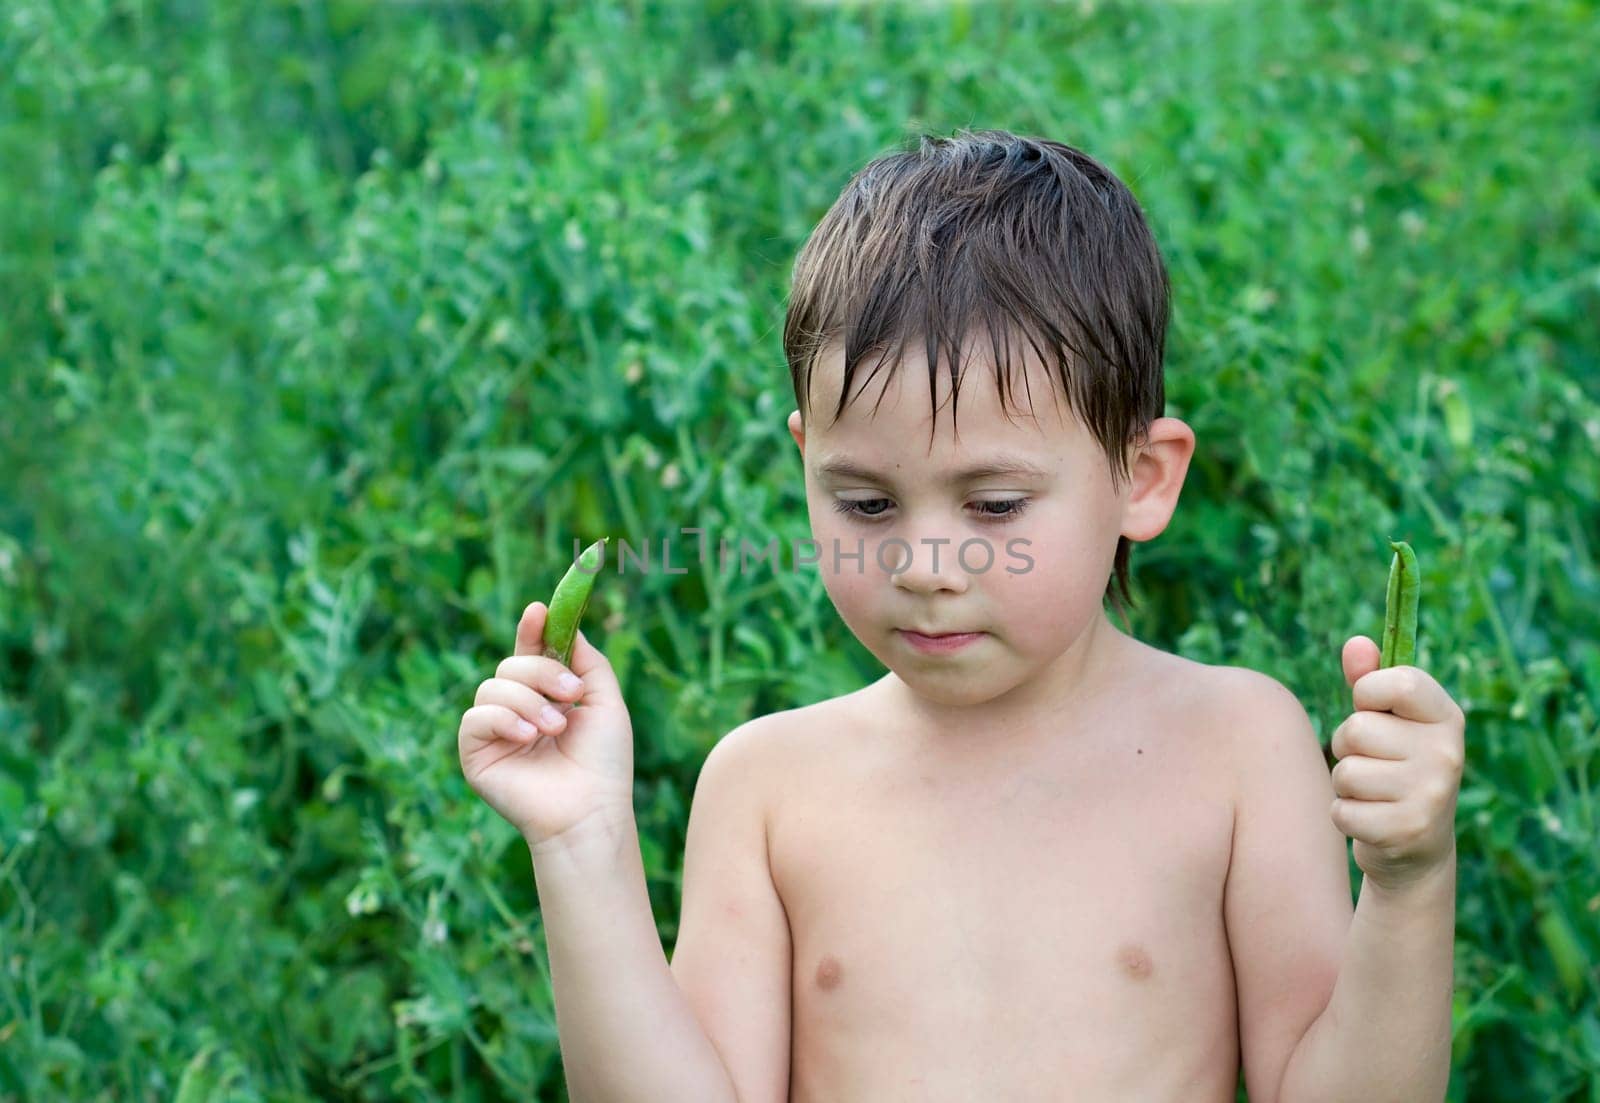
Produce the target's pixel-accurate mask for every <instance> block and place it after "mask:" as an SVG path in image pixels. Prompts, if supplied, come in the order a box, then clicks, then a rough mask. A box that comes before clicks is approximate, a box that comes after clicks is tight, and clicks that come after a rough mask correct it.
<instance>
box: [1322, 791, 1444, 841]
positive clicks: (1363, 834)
mask: <svg viewBox="0 0 1600 1103" xmlns="http://www.w3.org/2000/svg"><path fill="white" fill-rule="evenodd" d="M1329 814H1330V815H1331V816H1332V818H1333V825H1334V826H1335V827H1337V828H1338V829H1339V830H1340V831H1342V832H1344V834H1345V836H1346V837H1348V838H1351V839H1358V840H1360V841H1361V842H1364V843H1366V844H1368V845H1369V846H1378V847H1388V846H1395V845H1404V844H1405V842H1406V841H1407V840H1409V839H1415V838H1416V837H1417V836H1418V835H1419V834H1420V833H1421V832H1422V831H1424V830H1425V828H1426V826H1427V824H1426V820H1425V818H1424V817H1423V815H1422V814H1421V813H1420V812H1419V811H1418V810H1417V808H1416V806H1414V805H1413V804H1411V803H1409V802H1407V801H1394V800H1350V799H1348V798H1345V797H1337V798H1335V799H1334V802H1333V805H1332V806H1331V807H1330V808H1329Z"/></svg>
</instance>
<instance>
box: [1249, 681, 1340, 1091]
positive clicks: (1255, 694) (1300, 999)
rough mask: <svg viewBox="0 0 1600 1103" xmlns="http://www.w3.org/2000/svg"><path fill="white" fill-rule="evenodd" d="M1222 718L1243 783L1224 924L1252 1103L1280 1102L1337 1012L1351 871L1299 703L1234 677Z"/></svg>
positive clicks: (1264, 684)
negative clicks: (1317, 1034) (1292, 1068)
mask: <svg viewBox="0 0 1600 1103" xmlns="http://www.w3.org/2000/svg"><path fill="white" fill-rule="evenodd" d="M1227 674H1228V676H1229V678H1230V682H1229V683H1228V684H1227V685H1225V686H1224V692H1225V693H1226V698H1225V699H1226V701H1227V705H1226V707H1225V708H1224V710H1223V711H1222V714H1221V715H1222V716H1223V717H1225V718H1226V719H1225V720H1224V723H1225V725H1226V730H1225V732H1224V733H1223V736H1224V738H1223V739H1222V740H1221V742H1222V744H1223V745H1224V746H1225V747H1226V748H1227V750H1228V752H1229V760H1230V772H1231V773H1232V775H1233V778H1234V784H1235V795H1234V812H1233V852H1232V855H1231V857H1230V858H1229V862H1228V875H1227V884H1226V886H1225V889H1224V896H1223V918H1224V922H1225V923H1226V926H1227V932H1228V948H1229V950H1230V952H1231V954H1232V956H1233V972H1234V984H1235V989H1236V999H1237V1002H1238V1009H1239V1049H1240V1054H1241V1056H1242V1059H1243V1062H1244V1076H1245V1087H1246V1089H1247V1091H1248V1094H1249V1097H1250V1103H1288V1097H1287V1096H1283V1097H1280V1088H1281V1085H1282V1081H1283V1078H1284V1071H1285V1069H1286V1068H1287V1067H1288V1065H1289V1058H1290V1055H1291V1054H1292V1053H1293V1052H1294V1048H1295V1046H1296V1045H1298V1044H1299V1043H1300V1040H1301V1038H1303V1037H1304V1036H1305V1034H1306V1031H1307V1030H1308V1029H1309V1028H1310V1027H1311V1024H1312V1023H1313V1022H1314V1021H1315V1020H1316V1019H1317V1016H1319V1015H1321V1014H1322V1013H1323V1011H1324V1010H1325V1009H1326V1007H1327V1006H1328V998H1329V996H1330V995H1331V994H1332V992H1333V987H1334V982H1335V981H1336V980H1337V978H1338V976H1339V970H1340V961H1341V958H1342V957H1343V954H1344V948H1345V937H1346V932H1347V931H1348V930H1349V927H1350V916H1351V903H1350V876H1349V859H1348V855H1347V853H1346V844H1345V840H1344V836H1343V835H1341V834H1340V833H1339V831H1338V829H1337V828H1335V827H1334V825H1333V822H1332V820H1331V819H1330V818H1329V816H1328V807H1329V805H1330V804H1331V803H1332V802H1333V788H1332V785H1331V783H1330V781H1329V779H1328V767H1327V764H1326V762H1325V761H1324V759H1323V756H1322V748H1321V747H1320V745H1319V744H1318V743H1317V736H1316V732H1315V731H1314V730H1313V729H1312V727H1311V721H1310V719H1309V718H1308V717H1307V716H1306V712H1305V709H1304V708H1302V707H1301V705H1300V702H1299V700H1298V699H1296V697H1295V696H1294V694H1293V693H1291V692H1290V691H1289V690H1288V689H1286V688H1285V687H1284V686H1283V685H1281V684H1279V683H1278V682H1277V681H1276V680H1274V679H1272V678H1270V677H1268V676H1267V675H1265V674H1260V673H1258V672H1256V671H1253V670H1247V669H1245V668H1242V667H1233V668H1228V670H1227Z"/></svg>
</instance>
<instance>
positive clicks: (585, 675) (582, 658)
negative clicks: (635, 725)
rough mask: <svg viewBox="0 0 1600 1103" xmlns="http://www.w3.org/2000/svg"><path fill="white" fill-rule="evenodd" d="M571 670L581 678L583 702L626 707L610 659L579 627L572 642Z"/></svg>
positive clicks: (608, 706)
mask: <svg viewBox="0 0 1600 1103" xmlns="http://www.w3.org/2000/svg"><path fill="white" fill-rule="evenodd" d="M572 672H573V673H574V674H576V675H577V676H578V677H579V678H582V679H583V702H582V703H583V704H585V705H598V706H602V707H606V708H626V707H627V705H626V702H624V701H623V699H622V686H621V685H620V684H618V682H617V672H616V671H615V670H614V669H612V666H611V660H609V659H607V658H606V657H605V656H604V655H602V654H601V653H600V649H599V648H597V647H595V646H594V644H592V643H590V642H589V637H588V636H585V635H584V634H583V629H581V628H580V629H579V630H578V636H577V639H575V640H574V641H573V644H572Z"/></svg>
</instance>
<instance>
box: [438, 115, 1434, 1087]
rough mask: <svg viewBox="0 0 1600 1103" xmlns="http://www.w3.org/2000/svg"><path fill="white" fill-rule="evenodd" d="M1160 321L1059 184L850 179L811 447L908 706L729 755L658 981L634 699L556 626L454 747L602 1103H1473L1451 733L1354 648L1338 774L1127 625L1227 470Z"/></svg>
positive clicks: (986, 144)
mask: <svg viewBox="0 0 1600 1103" xmlns="http://www.w3.org/2000/svg"><path fill="white" fill-rule="evenodd" d="M1167 302H1168V285H1167V277H1166V273H1165V269H1164V267H1163V265H1162V262H1161V258H1160V254H1159V252H1158V251H1157V248H1156V245H1155V242H1154V241H1153V239H1152V238H1151V236H1150V233H1149V231H1148V229H1147V227H1146V224H1145V221H1144V218H1143V216H1142V214H1141V212H1140V210H1139V207H1138V204H1137V203H1136V202H1135V200H1134V198H1133V197H1132V195H1131V194H1130V193H1129V192H1128V190H1127V189H1126V188H1125V187H1124V185H1123V184H1122V183H1121V182H1120V181H1118V180H1117V178H1116V177H1115V176H1114V175H1112V174H1111V173H1110V172H1109V171H1108V170H1107V169H1105V168H1104V167H1103V166H1101V165H1100V164H1098V163H1097V162H1095V161H1094V160H1092V159H1090V158H1089V157H1087V156H1085V155H1084V154H1082V153H1081V152H1079V151H1077V150H1075V149H1072V148H1071V147H1068V146H1064V145H1061V144H1058V143H1055V142H1049V141H1044V140H1038V139H1027V138H1021V137H1018V136H1016V135H1012V134H1010V133H1007V132H1004V131H979V132H976V133H969V132H962V133H960V134H958V135H957V136H956V137H954V138H952V139H943V138H924V139H923V141H922V144H921V148H920V149H918V150H915V151H904V152H900V153H897V154H894V155H891V156H889V157H885V158H882V159H880V160H878V161H875V162H873V163H872V164H871V165H869V166H867V168H866V169H864V170H862V172H861V173H859V174H857V176H856V177H855V178H854V179H853V180H852V181H851V182H850V184H849V186H848V187H847V188H846V190H845V192H844V194H843V195H842V196H841V197H840V199H839V200H838V201H837V202H836V203H835V204H834V206H833V208H832V209H831V210H830V211H829V212H828V214H827V215H826V217H825V218H824V219H823V221H822V223H821V224H820V225H819V226H818V227H817V229H816V231H815V232H814V233H813V235H812V237H811V239H810V240H809V241H808V243H807V244H806V246H805V248H804V250H803V251H802V252H801V254H800V256H799V258H798V261H797V263H796V266H795V272H794V284H793V288H792V294H791V301H790V309H789V316H788V321H787V325H786V327H785V333H784V346H785V353H786V356H787V357H788V360H789V364H790V367H791V371H792V373H793V383H794V388H795V395H796V404H797V407H798V408H797V409H796V410H795V411H794V413H792V414H790V416H789V420H788V428H789V431H790V433H791V435H792V436H793V438H794V441H795V444H796V445H797V447H798V450H799V456H800V459H801V461H802V465H803V468H804V473H805V483H806V495H807V502H808V506H809V512H810V518H811V527H812V533H813V536H814V538H815V540H816V542H817V545H818V546H819V548H820V553H821V558H820V561H819V562H818V564H817V566H818V569H820V570H821V571H823V575H824V581H825V584H826V588H827V592H828V595H829V597H830V599H831V600H832V602H833V604H834V606H835V607H836V608H837V609H838V612H839V615H840V616H841V617H842V618H843V619H844V621H845V623H846V624H847V625H848V626H849V628H850V630H851V631H852V632H853V633H855V635H856V637H857V638H858V639H860V640H861V642H862V643H863V644H864V645H865V646H866V647H867V648H868V649H869V650H870V651H871V652H872V653H873V654H874V655H876V656H877V657H878V658H879V659H880V660H881V661H882V663H883V665H884V666H885V667H886V668H887V669H888V673H887V674H885V675H884V676H883V677H882V678H881V679H879V680H878V681H876V682H874V683H872V684H871V685H868V686H866V687H865V688H862V689H860V690H857V691H856V692H853V693H849V694H846V695H845V696H842V697H839V698H835V699H832V700H827V701H822V702H819V703H816V704H811V705H807V706H805V707H801V708H795V709H791V710H788V711H785V712H780V713H776V714H774V715H769V716H762V717H757V718H753V719H751V720H750V721H748V722H747V723H744V724H741V725H740V726H738V727H737V728H735V729H734V730H733V731H731V732H729V733H727V734H726V735H725V736H724V737H723V738H722V739H721V740H720V741H719V742H718V743H717V744H716V746H715V747H714V748H713V749H712V751H711V752H710V754H709V755H708V756H707V758H706V761H705V764H704V766H703V768H702V771H701V774H700V777H699V780H698V782H697V784H696V788H695V793H694V801H693V806H692V809H691V812H690V818H689V826H688V839H687V846H686V851H685V855H684V869H683V914H682V918H681V922H680V925H679V934H678V939H677V944H676V946H675V948H674V953H673V956H672V958H671V960H670V962H669V960H668V958H667V957H666V955H665V954H664V952H663V949H662V946H661V943H660V940H659V938H658V936H657V931H656V926H655V921H654V918H653V917H652V915H651V911H650V903H649V898H648V896H647V894H646V890H645V881H644V871H643V864H642V860H641V856H640V849H639V842H638V834H637V827H636V823H635V820H634V817H633V806H632V780H633V778H632V773H633V750H632V748H633V728H632V724H631V722H630V717H629V714H628V710H627V708H626V706H625V704H624V702H623V699H622V695H621V692H620V690H619V687H618V683H617V679H616V676H615V674H614V672H613V670H612V667H611V665H610V663H609V662H608V661H607V660H606V658H605V656H604V655H603V654H601V652H600V651H599V650H598V649H597V648H595V646H594V645H593V644H591V643H590V642H589V641H588V639H587V638H586V637H584V636H583V635H582V634H581V633H580V634H579V638H578V642H577V645H576V648H575V651H574V654H573V657H572V664H571V670H570V671H568V670H567V669H566V668H564V667H563V666H562V665H561V664H560V663H559V662H557V661H556V660H554V659H549V658H543V657H540V655H539V650H540V642H541V636H542V631H543V626H544V618H545V614H546V608H545V606H544V605H543V604H542V603H539V602H535V603H534V604H532V605H530V606H528V608H527V610H526V611H525V612H524V613H523V615H522V619H521V622H520V623H519V624H518V626H517V634H516V645H515V654H514V655H512V656H511V657H508V658H506V659H505V660H504V661H503V662H501V663H500V664H499V666H498V668H497V669H496V671H495V674H494V676H493V677H492V678H489V679H487V680H486V681H484V682H483V683H482V684H481V685H480V686H479V688H478V692H477V696H476V699H475V703H474V705H473V707H472V708H470V709H468V710H467V711H466V713H465V715H464V716H463V718H462V722H461V727H460V733H459V750H460V757H461V764H462V769H463V771H464V773H465V775H466V777H467V779H468V780H469V782H470V783H471V785H472V787H473V789H474V790H475V791H476V792H477V793H478V794H479V795H480V796H481V797H482V798H483V799H484V800H486V801H487V802H488V803H489V804H490V805H491V806H493V807H494V808H495V809H496V810H497V811H498V812H499V813H500V814H501V815H502V816H504V817H505V818H506V819H507V820H508V821H509V822H510V823H512V824H513V825H514V826H515V827H516V828H517V829H518V830H519V831H520V832H521V833H522V835H523V836H524V838H525V839H526V841H527V843H528V847H529V850H530V852H531V855H532V861H533V872H534V879H535V883H536V886H537V889H538V894H539V901H540V910H541V913H542V918H543V922H544V926H545V932H546V936H547V940H548V944H549V950H550V971H551V978H552V983H553V985H554V989H555V1002H556V1013H557V1024H558V1028H559V1031H560V1039H561V1051H562V1057H563V1063H564V1066H565V1072H566V1076H567V1083H568V1088H569V1092H570V1094H571V1097H572V1098H573V1099H574V1100H576V1101H579V1103H602V1101H614V1103H622V1101H628V1103H778V1101H781V1100H792V1101H794V1103H895V1101H901V1100H904V1101H907V1103H913V1101H918V1103H920V1101H950V1103H956V1101H960V1103H975V1101H1040V1103H1043V1101H1047V1100H1049V1101H1057V1100H1075V1101H1096V1103H1097V1101H1106V1103H1126V1101H1145V1100H1148V1101H1152V1103H1156V1101H1159V1103H1231V1101H1232V1100H1233V1099H1234V1092H1235V1086H1236V1082H1237V1079H1238V1075H1239V1072H1240V1069H1241V1066H1242V1069H1243V1072H1244V1075H1245V1081H1246V1087H1247V1090H1248V1093H1249V1096H1250V1098H1251V1100H1253V1101H1255V1103H1314V1101H1315V1103H1322V1101H1331V1100H1351V1101H1356V1100H1359V1101H1360V1103H1378V1101H1383V1100H1393V1101H1397V1103H1398V1101H1404V1103H1421V1101H1427V1100H1440V1099H1443V1098H1444V1095H1445V1089H1446V1083H1447V1079H1448V1076H1449V1055H1450V1002H1451V984H1452V972H1451V962H1452V950H1453V935H1454V908H1455V831H1454V810H1455V802H1456V794H1457V790H1458V787H1459V781H1460V775H1461V767H1462V754H1463V734H1464V727H1465V721H1464V717H1463V714H1462V711H1461V709H1460V708H1459V707H1457V705H1456V703H1455V702H1454V701H1453V700H1451V698H1450V697H1449V695H1448V694H1447V693H1446V692H1445V690H1444V689H1443V688H1441V686H1440V685H1439V683H1438V682H1436V681H1435V680H1434V679H1433V678H1432V677H1430V676H1429V675H1428V674H1426V673H1424V672H1423V671H1421V670H1419V669H1417V668H1415V667H1409V666H1402V667H1393V668H1390V669H1385V670H1380V669H1378V663H1379V652H1378V647H1377V645H1376V644H1375V643H1374V642H1373V641H1372V640H1371V639H1369V638H1367V637H1365V636H1357V637H1354V638H1352V639H1351V640H1349V641H1348V642H1346V644H1345V646H1344V650H1343V655H1342V661H1343V668H1344V675H1345V678H1346V681H1347V682H1348V683H1349V685H1350V686H1351V690H1352V705H1353V711H1352V713H1351V715H1350V716H1349V717H1348V718H1347V719H1346V720H1345V721H1344V722H1343V723H1342V724H1341V725H1340V726H1339V728H1338V730H1337V731H1336V732H1335V734H1334V736H1333V740H1332V751H1333V754H1334V755H1335V756H1336V757H1337V759H1338V765H1337V766H1336V767H1335V768H1334V770H1333V771H1332V776H1331V777H1330V775H1329V771H1328V769H1327V766H1326V764H1325V762H1324V759H1323V757H1322V754H1321V751H1320V749H1319V747H1318V745H1317V740H1316V736H1315V734H1314V732H1313V729H1312V727H1311V723H1310V721H1309V719H1308V718H1307V716H1306V713H1305V711H1304V710H1303V709H1302V707H1301V706H1300V704H1299V702H1298V701H1297V700H1296V698H1295V696H1294V695H1293V693H1291V692H1290V691H1289V690H1288V689H1286V688H1285V687H1284V686H1282V685H1281V684H1279V683H1278V682H1277V681H1275V680H1273V679H1272V678H1270V677H1267V676H1265V675H1263V674H1260V673H1256V672H1254V671H1250V670H1247V669H1243V668H1239V667H1214V666H1207V665H1205V664H1202V663H1196V662H1192V661H1189V660H1187V659H1183V658H1180V657H1178V656H1175V655H1172V654H1169V653H1166V652H1163V651H1160V650H1158V649H1156V648H1153V647H1150V646H1148V645H1146V644H1143V643H1141V642H1139V641H1138V640H1136V639H1133V638H1132V637H1131V636H1129V635H1127V634H1125V633H1124V632H1122V631H1119V630H1118V629H1117V628H1116V627H1115V626H1114V625H1113V623H1112V622H1111V620H1110V619H1109V618H1108V617H1107V615H1106V612H1105V610H1104V607H1103V599H1104V598H1107V597H1110V598H1112V599H1113V600H1114V601H1115V600H1119V594H1118V592H1117V586H1118V584H1120V585H1121V587H1122V589H1121V595H1120V597H1125V596H1126V571H1127V561H1128V560H1127V550H1128V547H1129V545H1130V544H1131V543H1134V542H1141V541H1147V540H1152V539H1154V538H1155V537H1157V536H1158V535H1159V534H1160V533H1161V532H1162V530H1163V529H1164V528H1165V527H1166V525H1167V522H1168V521H1169V519H1170V518H1171V516H1172V512H1173V510H1174V508H1175V507H1176V505H1177V502H1178V495H1179V490H1180V488H1181V486H1182V484H1183V479H1184V474H1185V472H1186V471H1187V468H1188V464H1189V460H1190V458H1191V456H1192V454H1193V450H1194V446H1195V439H1194V434H1193V433H1192V431H1191V430H1190V429H1189V427H1188V426H1187V425H1185V424H1184V423H1183V422H1182V421H1179V420H1178V419H1176V418H1171V417H1164V416H1162V412H1163V408H1164V391H1163V383H1162V356H1163V353H1164V342H1165V331H1166V319H1167ZM958 351H959V353H960V356H959V358H958V357H957V356H956V355H955V353H956V352H958ZM930 353H932V354H933V355H932V357H931V359H932V361H933V362H932V364H931V365H930ZM847 361H848V363H847ZM958 364H959V376H958V375H957V366H958ZM869 386H870V387H871V390H872V393H871V394H870V395H869V394H867V393H866V391H867V389H868V387H869ZM947 406H948V407H949V409H948V410H946V409H945V408H946V407H947ZM957 406H959V414H960V417H959V425H958V424H957V418H956V413H957ZM924 442H926V443H924ZM1108 580H1110V585H1108ZM914 633H924V634H928V635H950V634H967V637H966V638H965V639H947V640H946V641H945V643H944V644H943V645H935V644H930V643H929V641H927V640H926V639H919V638H918V637H917V636H916V635H915V634H914ZM569 673H570V674H573V675H576V678H577V680H578V681H577V684H570V683H564V682H563V680H562V679H563V676H564V675H567V674H569ZM546 704H550V705H551V706H553V712H551V713H548V714H546V716H547V717H548V719H545V718H541V715H540V713H541V709H542V708H543V707H544V706H545V705H546ZM519 719H523V720H528V721H532V723H533V727H532V729H531V730H528V731H527V732H526V733H524V732H523V731H519V730H518V727H517V722H518V720H519ZM1346 837H1349V838H1351V839H1353V840H1354V847H1355V851H1354V855H1355V860H1356V862H1357V864H1358V865H1359V866H1360V868H1361V870H1362V871H1363V874H1364V876H1363V880H1362V884H1361V890H1360V895H1359V900H1358V901H1357V903H1356V905H1355V906H1354V907H1353V908H1352V903H1351V899H1350V884H1349V879H1348V873H1347V871H1348V866H1347V855H1346V850H1345V838H1346Z"/></svg>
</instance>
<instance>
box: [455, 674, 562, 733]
mask: <svg viewBox="0 0 1600 1103" xmlns="http://www.w3.org/2000/svg"><path fill="white" fill-rule="evenodd" d="M473 703H474V704H475V705H501V706H503V707H505V708H508V709H510V710H511V711H513V712H515V713H516V714H517V715H518V716H520V717H522V718H523V719H524V720H526V721H528V722H529V723H530V724H536V725H538V727H539V728H540V730H542V731H546V732H549V733H551V734H552V735H554V734H556V733H558V732H560V731H562V730H563V729H564V728H565V727H566V726H567V717H566V714H565V713H563V712H562V711H561V710H560V709H559V708H557V707H556V706H555V705H554V704H553V703H552V702H550V701H549V700H548V699H546V698H545V697H544V696H543V695H541V694H538V693H535V692H534V691H533V690H531V689H529V688H528V687H527V686H525V685H523V684H522V683H521V682H513V681H511V680H510V679H509V678H490V679H489V680H488V681H486V682H484V683H483V684H482V685H480V686H479V687H478V696H477V699H476V700H475V701H474V702H473Z"/></svg>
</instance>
